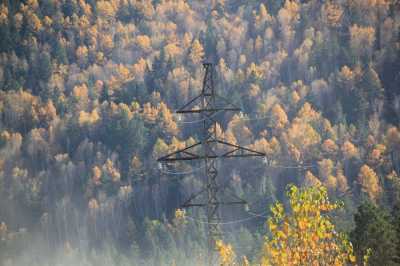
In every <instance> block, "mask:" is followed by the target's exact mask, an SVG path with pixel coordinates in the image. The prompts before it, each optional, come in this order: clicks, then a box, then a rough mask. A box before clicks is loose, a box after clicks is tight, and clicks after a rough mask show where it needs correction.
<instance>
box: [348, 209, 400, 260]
mask: <svg viewBox="0 0 400 266" xmlns="http://www.w3.org/2000/svg"><path fill="white" fill-rule="evenodd" d="M354 222H355V225H356V226H355V228H354V230H353V231H352V232H351V233H350V239H351V241H352V243H353V245H354V251H355V254H356V257H357V258H358V260H359V261H358V263H360V265H361V264H362V258H363V257H364V256H365V255H366V253H367V250H368V249H371V255H370V257H369V260H368V264H369V265H371V266H375V265H376V266H378V265H387V266H390V265H398V264H396V263H395V262H394V258H395V256H396V242H397V241H398V239H396V230H395V227H394V225H393V219H392V217H391V216H390V214H389V213H388V212H387V211H386V210H385V209H383V208H381V207H378V206H377V205H374V204H373V203H371V202H364V203H363V204H361V205H360V206H359V207H358V210H357V213H356V214H355V216H354Z"/></svg>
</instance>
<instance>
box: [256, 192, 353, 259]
mask: <svg viewBox="0 0 400 266" xmlns="http://www.w3.org/2000/svg"><path fill="white" fill-rule="evenodd" d="M287 197H288V200H289V206H290V211H288V212H285V210H284V206H283V204H282V203H279V202H278V203H276V204H275V205H273V206H272V207H271V212H272V216H271V218H269V219H268V227H269V230H270V232H271V237H270V238H267V240H266V242H265V243H264V247H263V252H262V259H261V265H349V264H354V262H355V257H354V255H353V247H352V245H351V243H350V242H349V240H348V239H347V237H346V235H344V234H342V233H338V232H337V231H336V230H335V225H334V224H333V223H332V221H331V219H330V217H329V216H328V214H329V213H331V212H333V211H334V210H336V209H338V208H339V207H340V204H339V203H332V202H330V200H329V198H328V193H327V190H326V188H324V187H323V186H318V187H309V188H297V187H296V186H294V185H291V186H289V188H288V191H287Z"/></svg>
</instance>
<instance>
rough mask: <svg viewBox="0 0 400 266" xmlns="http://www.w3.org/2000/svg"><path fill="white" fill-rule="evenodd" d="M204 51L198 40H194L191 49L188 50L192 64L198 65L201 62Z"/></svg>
mask: <svg viewBox="0 0 400 266" xmlns="http://www.w3.org/2000/svg"><path fill="white" fill-rule="evenodd" d="M203 56H204V49H203V46H202V45H201V43H200V42H199V40H197V39H196V40H194V42H193V44H192V47H191V48H190V54H189V58H190V60H191V61H192V62H193V64H198V63H200V62H201V60H203Z"/></svg>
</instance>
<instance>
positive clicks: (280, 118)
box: [271, 104, 288, 129]
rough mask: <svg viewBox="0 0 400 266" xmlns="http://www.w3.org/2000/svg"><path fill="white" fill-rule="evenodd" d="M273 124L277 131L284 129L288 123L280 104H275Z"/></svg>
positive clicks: (272, 111) (272, 112)
mask: <svg viewBox="0 0 400 266" xmlns="http://www.w3.org/2000/svg"><path fill="white" fill-rule="evenodd" d="M271 122H272V123H273V126H274V127H275V128H276V129H282V128H284V127H285V125H286V124H287V122H288V117H287V115H286V112H285V110H283V108H282V106H281V105H280V104H275V105H274V107H272V110H271Z"/></svg>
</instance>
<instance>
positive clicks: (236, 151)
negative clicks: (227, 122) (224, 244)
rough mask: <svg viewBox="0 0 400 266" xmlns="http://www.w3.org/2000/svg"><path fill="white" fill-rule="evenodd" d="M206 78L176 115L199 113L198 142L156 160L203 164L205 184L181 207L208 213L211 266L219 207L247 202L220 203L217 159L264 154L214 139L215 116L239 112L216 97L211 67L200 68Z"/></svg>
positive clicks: (216, 235)
mask: <svg viewBox="0 0 400 266" xmlns="http://www.w3.org/2000/svg"><path fill="white" fill-rule="evenodd" d="M203 67H204V70H205V75H204V79H203V88H202V91H201V93H200V95H198V96H197V97H195V98H193V99H192V100H191V101H189V102H188V103H187V104H185V105H184V106H183V107H181V108H180V109H179V110H178V111H177V113H181V114H188V113H199V114H200V115H201V118H202V120H203V130H202V138H201V141H200V142H198V143H196V144H193V145H191V146H188V147H185V148H184V149H181V150H177V151H175V152H173V153H170V154H167V155H165V156H163V157H160V158H158V161H159V162H175V161H190V160H203V161H204V164H205V165H204V166H205V175H206V184H205V186H204V187H203V188H202V189H201V190H200V191H198V192H197V193H194V194H193V195H191V196H190V197H189V199H188V200H186V201H185V202H184V203H183V205H182V207H184V208H188V207H196V206H197V207H205V208H206V213H207V225H208V258H209V264H210V265H211V264H212V252H213V250H214V245H215V240H216V239H218V238H219V237H220V236H221V233H220V228H219V223H220V215H219V208H220V206H221V205H232V204H245V203H246V202H245V201H244V200H242V199H240V198H239V197H238V196H236V195H234V194H232V196H233V198H235V200H233V201H229V200H228V201H223V200H222V198H220V196H221V194H222V192H223V191H224V190H225V188H226V186H222V185H220V184H218V180H217V177H218V166H217V159H218V158H238V157H252V156H261V157H264V156H265V154H264V153H262V152H258V151H255V150H252V149H248V148H245V147H242V146H239V145H236V144H233V143H228V142H226V141H224V140H222V139H220V138H219V137H218V136H217V121H216V119H215V117H216V115H217V113H220V112H225V111H240V108H238V107H236V106H234V105H233V104H231V103H230V102H229V101H228V100H227V99H225V98H223V97H221V96H219V95H217V94H216V93H215V88H214V78H213V75H214V67H213V65H212V64H211V63H204V64H203ZM203 194H206V195H205V196H206V197H205V200H203V201H202V202H195V199H198V198H199V196H200V195H203Z"/></svg>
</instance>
